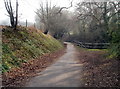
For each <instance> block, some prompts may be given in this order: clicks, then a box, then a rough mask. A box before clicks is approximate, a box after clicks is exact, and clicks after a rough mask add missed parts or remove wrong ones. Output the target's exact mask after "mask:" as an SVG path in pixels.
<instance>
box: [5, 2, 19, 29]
mask: <svg viewBox="0 0 120 89" xmlns="http://www.w3.org/2000/svg"><path fill="white" fill-rule="evenodd" d="M4 4H5V8H6V10H7V12H8V14H9V17H10V23H11V26H12V27H13V28H14V29H15V30H16V27H17V24H18V0H16V13H15V15H16V16H14V11H13V7H12V4H11V0H9V1H8V0H4Z"/></svg>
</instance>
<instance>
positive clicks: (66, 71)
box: [25, 43, 82, 87]
mask: <svg viewBox="0 0 120 89" xmlns="http://www.w3.org/2000/svg"><path fill="white" fill-rule="evenodd" d="M76 53H77V50H76V48H75V47H74V45H72V44H71V43H67V50H66V53H65V54H64V55H63V56H61V57H60V58H59V59H58V61H56V62H55V63H54V64H52V65H51V66H49V67H47V68H46V69H45V70H44V71H43V72H40V73H39V74H38V76H35V77H33V78H32V79H30V81H29V82H28V83H27V84H26V86H25V87H80V86H81V82H82V81H80V78H81V76H80V75H81V70H82V64H79V63H78V60H77V56H76Z"/></svg>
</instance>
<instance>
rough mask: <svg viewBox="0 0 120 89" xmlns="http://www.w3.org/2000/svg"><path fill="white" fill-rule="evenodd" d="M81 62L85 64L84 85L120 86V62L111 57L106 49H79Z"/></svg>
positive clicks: (83, 72) (83, 71)
mask: <svg viewBox="0 0 120 89" xmlns="http://www.w3.org/2000/svg"><path fill="white" fill-rule="evenodd" d="M78 57H79V62H80V63H82V64H83V70H82V80H83V81H84V82H83V86H84V87H120V82H119V81H118V80H119V78H120V76H119V65H120V62H119V61H118V60H116V59H109V58H106V57H107V53H106V52H105V51H102V50H101V51H100V50H99V51H98V50H97V51H95V50H88V49H86V50H85V49H82V48H80V49H79V52H78Z"/></svg>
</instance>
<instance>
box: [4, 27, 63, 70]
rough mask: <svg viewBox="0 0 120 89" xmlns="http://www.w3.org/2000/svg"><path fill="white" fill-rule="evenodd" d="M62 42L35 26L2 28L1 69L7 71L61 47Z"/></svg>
mask: <svg viewBox="0 0 120 89" xmlns="http://www.w3.org/2000/svg"><path fill="white" fill-rule="evenodd" d="M62 47H63V46H62V44H61V43H60V42H59V41H57V40H56V39H54V38H53V37H51V36H50V35H44V34H43V33H42V32H40V31H38V30H36V29H35V28H32V27H31V28H25V27H18V30H17V31H14V30H13V29H12V28H10V27H4V29H3V30H2V70H3V72H6V71H9V70H10V69H11V68H14V67H19V66H20V65H21V63H25V62H27V61H28V60H30V59H35V58H37V57H39V56H41V55H44V54H46V53H51V52H54V51H56V50H59V49H61V48H62Z"/></svg>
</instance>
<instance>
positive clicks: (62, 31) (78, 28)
mask: <svg viewBox="0 0 120 89" xmlns="http://www.w3.org/2000/svg"><path fill="white" fill-rule="evenodd" d="M71 6H72V3H71ZM66 8H67V9H66ZM118 8H119V2H109V1H108V2H78V3H77V5H76V7H75V11H74V12H70V11H69V10H68V9H69V8H68V7H57V6H56V5H54V6H51V4H50V3H49V2H46V3H45V4H43V3H41V4H40V8H39V9H38V10H37V12H36V13H37V17H36V18H37V19H36V22H37V24H39V26H40V28H41V29H43V30H44V31H45V33H48V32H50V33H51V34H52V35H53V36H54V37H55V38H62V37H63V36H64V35H66V34H67V35H70V34H72V35H70V37H69V39H68V40H79V41H84V42H108V41H109V40H110V39H111V37H110V36H109V35H110V34H111V32H112V30H114V29H112V28H113V26H114V27H115V28H117V27H118V25H117V23H118V11H119V9H118Z"/></svg>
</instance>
